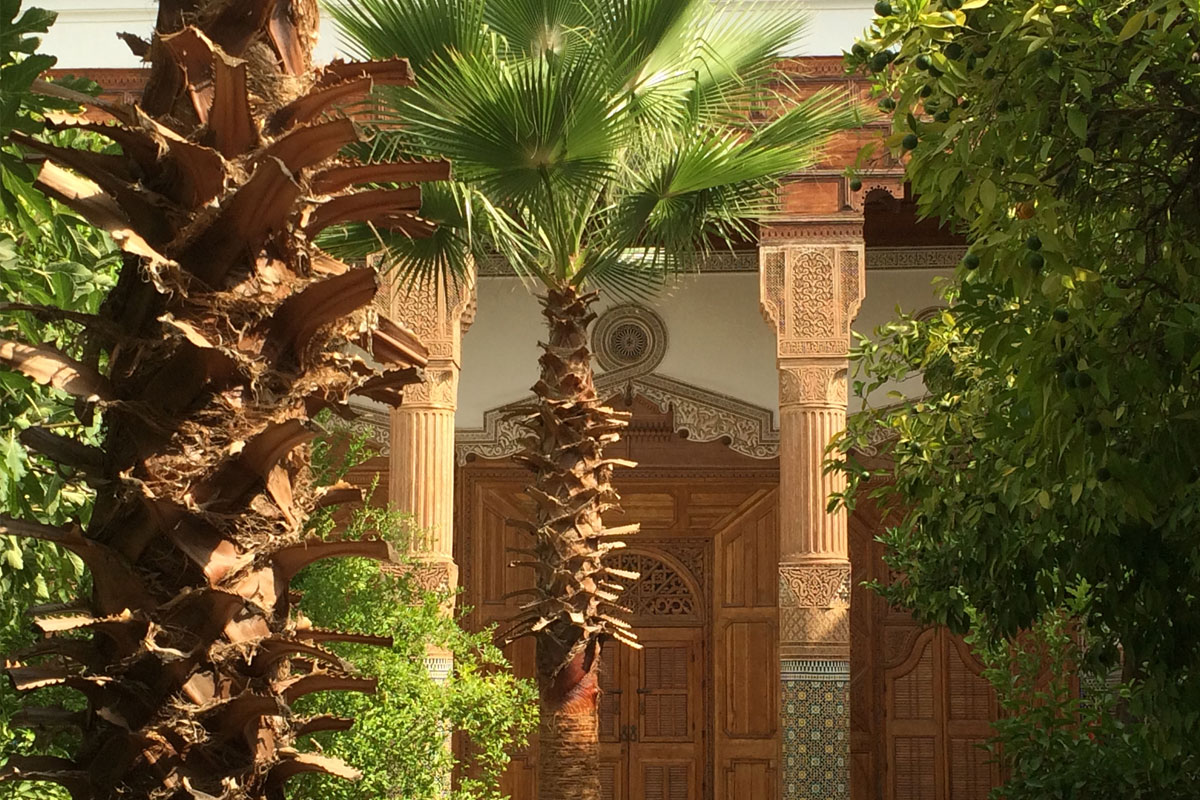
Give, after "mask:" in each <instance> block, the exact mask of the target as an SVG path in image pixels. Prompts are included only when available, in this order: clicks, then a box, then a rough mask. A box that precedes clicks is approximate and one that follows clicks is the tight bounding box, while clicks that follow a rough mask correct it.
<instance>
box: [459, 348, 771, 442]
mask: <svg viewBox="0 0 1200 800" xmlns="http://www.w3.org/2000/svg"><path fill="white" fill-rule="evenodd" d="M596 389H597V392H598V393H599V394H600V395H601V396H602V397H609V396H612V395H615V394H618V393H625V394H626V395H627V396H628V395H633V396H637V397H643V398H645V399H647V400H649V401H650V402H652V403H653V404H654V405H655V406H656V407H657V408H658V409H659V411H661V412H663V413H666V412H667V411H672V412H673V419H674V428H675V431H676V432H680V433H686V434H687V438H688V440H689V441H695V442H715V441H728V446H729V448H730V449H731V450H733V451H734V452H737V453H741V454H742V455H746V456H750V457H751V458H756V459H772V458H775V457H776V456H778V455H779V429H778V428H776V427H775V424H774V414H773V413H772V412H771V411H770V410H769V409H766V408H761V407H759V406H755V405H753V404H751V403H747V402H745V401H743V400H738V399H737V398H734V397H730V396H729V395H724V394H720V393H718V392H713V391H709V390H708V389H702V388H700V387H698V386H693V385H691V384H689V383H684V382H683V381H679V380H675V379H674V378H669V377H667V376H665V375H659V374H653V373H652V374H647V375H634V376H630V375H629V374H628V373H627V372H625V371H623V370H617V371H614V372H610V373H605V374H603V375H599V376H597V378H596ZM530 402H532V397H529V398H522V399H521V400H518V401H516V402H513V403H508V404H506V405H503V406H501V407H499V408H494V409H492V410H490V411H488V412H486V413H485V414H484V415H483V427H482V428H460V429H459V430H457V431H455V455H456V457H457V460H458V463H459V464H465V463H466V462H467V459H468V458H469V457H470V456H477V457H479V458H487V459H499V458H508V457H510V456H512V455H514V454H515V453H517V452H518V451H519V450H520V449H521V440H522V439H523V438H524V437H526V436H527V435H528V432H527V431H526V430H525V428H524V427H522V425H521V424H520V422H519V421H518V419H517V418H516V417H515V416H514V415H513V409H514V408H516V407H521V406H528V405H529V404H530Z"/></svg>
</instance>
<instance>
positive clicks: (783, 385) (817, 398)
mask: <svg viewBox="0 0 1200 800" xmlns="http://www.w3.org/2000/svg"><path fill="white" fill-rule="evenodd" d="M795 405H802V406H814V405H829V406H832V407H835V408H845V407H846V369H845V367H838V366H821V365H812V364H803V365H795V366H793V365H790V364H789V365H786V366H784V365H781V366H780V368H779V407H780V408H786V407H788V406H795Z"/></svg>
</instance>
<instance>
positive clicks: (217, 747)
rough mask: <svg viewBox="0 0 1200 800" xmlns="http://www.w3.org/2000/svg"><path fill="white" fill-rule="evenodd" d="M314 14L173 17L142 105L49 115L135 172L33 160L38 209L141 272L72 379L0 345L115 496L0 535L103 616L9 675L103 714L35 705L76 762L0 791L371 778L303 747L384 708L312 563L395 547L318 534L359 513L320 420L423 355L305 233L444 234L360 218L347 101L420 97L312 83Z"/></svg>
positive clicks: (201, 3)
mask: <svg viewBox="0 0 1200 800" xmlns="http://www.w3.org/2000/svg"><path fill="white" fill-rule="evenodd" d="M316 20H317V16H316V3H315V0H290V1H289V0H246V1H245V2H240V1H239V2H227V1H226V0H163V3H162V5H161V7H160V12H159V27H158V32H157V34H156V35H155V37H154V39H153V41H152V42H150V43H149V44H148V45H147V46H146V47H147V49H146V52H147V53H148V54H149V57H150V59H151V62H152V67H151V69H152V72H151V77H150V80H149V84H148V88H147V93H146V97H145V98H144V101H143V104H142V105H141V107H138V106H122V105H114V104H111V103H107V102H103V101H95V102H94V104H93V105H94V106H95V107H96V108H98V109H99V110H101V111H103V112H106V113H107V114H108V115H110V116H111V117H112V118H113V119H112V121H110V122H106V123H97V122H76V121H60V122H58V123H57V124H58V125H59V126H60V127H71V126H74V127H79V128H83V129H86V130H90V131H93V132H95V133H99V134H101V135H103V136H106V137H108V138H110V139H111V140H112V141H113V142H115V143H116V144H118V145H120V147H121V149H122V151H123V154H122V155H121V156H119V157H118V156H102V157H101V156H97V155H96V154H87V153H78V152H75V151H72V150H69V149H64V148H57V147H51V146H45V145H38V144H36V143H34V142H26V144H27V145H29V146H30V147H31V149H32V150H33V152H36V153H38V154H40V155H41V156H42V157H44V158H45V159H46V163H45V164H44V166H43V168H42V170H41V173H40V178H39V184H40V185H41V187H42V188H43V190H44V191H45V192H46V193H47V194H49V195H51V196H53V197H55V198H56V199H58V200H60V201H61V202H63V203H65V204H67V205H69V206H71V207H72V208H75V209H76V210H78V211H79V212H80V213H81V214H83V215H84V216H85V217H87V218H88V219H89V220H91V221H92V222H93V223H94V224H96V225H98V226H101V227H103V228H104V229H106V230H108V231H109V232H110V233H111V234H112V236H113V238H114V239H115V240H116V242H117V243H118V245H119V246H120V247H121V248H122V249H123V250H124V253H125V256H124V262H123V267H122V270H121V274H120V276H119V279H118V282H117V285H116V288H115V289H114V290H113V291H112V293H111V295H110V296H109V297H108V299H107V300H106V302H105V303H104V304H103V308H102V310H101V313H100V314H99V315H98V316H97V317H96V318H95V319H94V320H82V324H83V336H84V337H85V347H84V353H85V356H84V357H83V358H82V359H71V358H68V357H67V356H65V355H64V354H62V353H60V352H57V351H55V350H54V349H53V348H51V347H48V346H46V345H43V344H39V343H31V342H16V341H3V342H0V364H2V365H4V366H6V367H7V368H10V369H15V370H19V371H21V372H23V373H25V374H27V375H29V376H31V377H33V378H34V379H35V380H38V381H40V382H42V383H45V384H48V385H51V386H54V387H56V388H58V389H60V390H62V391H65V392H68V393H70V394H72V395H74V396H75V397H76V398H77V409H78V413H79V415H80V417H81V418H82V419H85V420H86V419H90V418H91V417H92V416H93V415H94V414H95V413H96V412H97V411H98V412H99V413H100V414H101V419H102V421H103V430H104V434H103V444H102V446H101V447H99V448H96V447H90V446H85V445H83V444H81V443H79V442H72V441H70V440H66V439H64V438H63V437H61V436H57V435H55V434H50V433H48V432H45V431H38V430H33V431H30V432H27V434H26V435H23V436H22V441H23V442H25V444H26V445H27V446H29V447H32V448H35V449H37V450H39V451H40V452H42V453H44V454H45V455H47V456H48V457H50V458H54V459H57V460H59V461H60V462H61V463H64V464H65V465H68V466H69V467H70V468H72V469H76V470H79V471H80V472H82V473H83V474H84V476H85V478H86V479H87V480H88V482H89V483H90V484H91V485H92V486H96V487H98V488H99V491H98V493H97V499H96V503H95V507H94V510H93V513H92V517H91V519H90V521H89V522H88V524H87V525H86V527H80V526H72V527H69V528H61V529H60V528H52V527H48V526H44V525H39V524H35V523H30V522H22V521H18V520H11V519H0V533H5V534H9V535H17V536H23V537H28V538H32V539H38V540H44V541H49V542H55V543H57V544H59V545H60V546H63V547H66V548H68V549H69V550H71V551H73V552H74V553H76V554H78V555H79V557H80V558H81V559H82V560H83V561H84V562H85V563H86V565H87V567H88V568H89V570H90V572H91V576H92V591H91V594H90V596H89V597H86V598H81V599H80V601H79V602H78V603H74V604H69V605H68V606H65V607H58V608H46V609H40V610H38V611H37V612H36V613H35V614H34V623H35V625H36V626H37V627H38V628H39V629H40V630H41V631H42V633H43V634H44V639H43V640H42V641H40V642H39V643H38V644H37V645H36V646H34V647H33V648H30V649H29V651H27V652H26V653H23V654H18V655H17V656H16V657H15V658H14V659H12V660H10V661H9V662H8V663H7V667H8V670H7V671H8V674H9V676H10V678H11V680H12V682H13V684H14V685H15V686H16V688H17V689H18V690H21V691H27V692H35V691H36V690H37V689H41V688H45V687H69V688H72V689H75V690H78V691H79V692H81V693H82V694H83V695H84V697H85V698H86V701H87V708H86V710H85V711H84V712H82V713H74V712H70V711H67V710H65V709H61V708H37V707H36V706H35V707H32V708H30V709H28V710H27V711H26V712H24V714H23V715H22V716H21V717H20V718H19V721H23V722H24V723H25V724H29V725H33V726H64V725H66V726H76V727H78V728H80V730H81V733H82V737H81V745H80V746H79V748H78V751H77V752H76V753H75V755H74V757H73V758H71V759H63V758H51V757H14V758H12V759H10V760H9V762H8V764H7V766H6V768H5V769H4V771H3V772H2V773H0V780H3V779H10V780H12V779H17V780H21V779H25V780H50V781H55V782H58V783H60V784H62V785H63V786H65V787H66V788H67V789H68V791H69V792H70V793H71V795H72V797H73V798H75V800H110V799H113V798H155V799H156V800H158V799H160V798H161V799H171V800H174V799H178V800H192V799H193V798H207V797H210V796H211V797H216V798H222V799H223V800H235V799H237V800H241V799H243V798H246V799H248V798H281V797H282V796H283V785H284V783H285V782H286V781H287V780H288V778H290V777H291V776H293V775H296V774H300V773H304V772H323V773H327V774H331V775H339V776H342V777H353V776H354V775H355V771H354V770H353V769H352V768H350V767H348V766H347V765H345V764H342V763H341V762H339V761H337V760H336V759H333V758H329V757H325V756H321V755H315V754H306V753H301V752H299V751H298V750H297V749H296V744H297V738H298V737H299V736H301V735H302V734H305V733H307V732H311V731H315V730H334V729H344V727H345V726H346V725H347V724H348V723H347V721H345V720H341V719H338V718H333V717H320V718H314V719H310V720H305V719H301V718H298V717H297V716H296V715H294V714H293V713H292V712H291V711H290V709H289V704H290V703H291V702H293V701H294V700H295V699H296V698H298V697H300V696H302V695H304V694H308V693H310V692H314V691H329V690H356V691H363V690H366V691H369V690H371V689H372V688H373V682H372V681H371V680H369V679H366V678H362V677H358V676H355V675H353V674H351V672H350V671H349V669H348V667H347V666H346V665H345V664H343V662H342V661H341V660H340V659H339V658H338V657H337V656H336V655H335V654H334V653H332V652H331V651H329V650H327V649H325V648H324V646H323V644H324V643H325V642H328V641H336V640H353V641H361V642H366V643H373V644H386V643H387V641H386V640H385V639H380V638H379V637H368V636H359V635H355V634H342V633H337V632H332V631H318V630H314V629H312V628H311V626H309V625H308V624H307V623H306V621H305V620H304V619H303V618H301V617H298V615H297V614H296V613H294V611H293V610H292V608H291V605H292V602H293V599H294V598H293V597H292V596H291V595H290V593H289V589H288V584H289V581H290V580H291V578H292V577H293V576H294V575H295V574H296V573H297V572H298V571H299V570H300V569H302V568H303V567H304V566H305V565H307V564H309V563H311V562H313V561H315V560H317V559H322V558H327V557H335V556H367V557H371V558H377V559H387V558H389V557H390V549H389V546H388V545H387V544H386V542H384V541H382V540H365V541H322V540H314V539H311V538H307V537H306V534H305V523H306V520H307V517H308V515H309V514H310V513H311V512H312V511H313V510H314V509H317V508H325V507H328V506H331V505H336V504H338V503H342V502H349V501H355V500H360V499H361V497H360V495H359V494H358V493H357V492H354V491H353V490H351V489H349V487H347V486H345V485H339V486H336V487H331V488H330V489H328V490H321V489H318V488H317V487H315V486H313V485H312V483H311V480H310V476H309V471H308V449H307V443H308V442H309V441H310V440H311V438H312V437H313V435H314V433H315V430H314V427H313V425H312V424H311V421H310V417H311V416H312V415H313V414H315V413H316V412H318V411H320V410H322V409H325V408H331V409H333V410H334V411H336V412H338V413H343V414H345V413H348V412H349V406H348V400H349V399H350V397H351V396H352V395H356V394H358V395H366V396H369V397H371V398H373V399H375V400H380V401H383V402H387V403H391V404H393V405H395V404H398V403H399V402H400V400H401V397H402V390H403V387H404V386H405V385H407V384H411V383H414V382H417V381H419V380H420V379H421V373H420V367H422V366H423V365H424V362H425V353H424V350H423V348H422V347H421V345H420V343H419V342H418V341H416V340H415V338H413V337H412V336H411V334H409V333H407V332H406V331H405V330H404V329H402V328H400V327H399V326H397V325H395V324H394V323H390V322H387V321H386V320H380V319H378V318H377V315H376V312H375V311H374V310H373V306H372V301H373V299H374V296H375V292H376V280H375V276H374V274H373V273H372V272H371V271H369V270H360V269H352V268H350V267H349V266H347V265H345V264H342V263H340V262H338V261H336V260H334V259H332V258H330V257H329V256H327V255H325V254H323V253H321V252H319V251H318V250H317V249H316V248H315V247H314V245H313V244H312V237H313V236H314V235H315V234H316V233H318V232H319V230H320V229H321V228H322V227H323V226H325V225H330V224H334V223H336V222H340V221H345V220H349V219H362V218H363V216H364V215H365V216H377V215H376V212H375V210H374V209H373V207H372V206H373V204H374V201H377V202H378V203H380V204H381V205H382V206H383V207H385V208H386V221H385V224H386V223H387V222H396V223H397V224H403V225H404V226H405V230H410V231H416V232H418V233H422V232H426V231H427V230H428V228H429V226H428V225H427V224H426V223H425V222H424V221H423V220H420V219H419V218H417V217H416V215H415V211H416V208H417V200H418V195H417V194H416V193H415V190H413V189H411V188H403V189H397V190H392V191H391V192H389V191H388V190H380V189H377V188H376V189H373V190H371V193H370V194H369V195H367V196H368V197H369V198H371V200H372V201H373V202H372V203H364V202H361V201H360V200H358V199H357V196H358V195H359V194H361V193H360V192H356V190H355V184H356V183H357V182H358V181H357V180H356V178H357V177H363V178H364V179H365V180H374V179H375V177H374V176H376V175H378V174H380V173H379V172H377V171H373V170H371V169H357V168H356V166H355V165H353V164H342V163H339V162H337V161H335V160H333V156H335V154H336V153H337V152H338V150H339V148H340V147H342V146H343V145H345V144H347V143H349V142H351V141H353V140H354V139H355V137H356V134H355V128H354V126H353V125H352V124H351V123H350V122H349V121H347V120H345V119H342V118H339V117H338V115H337V114H336V113H334V112H333V111H332V106H331V102H333V99H336V98H341V97H345V96H347V92H348V91H349V89H350V87H357V89H356V90H361V88H362V87H363V86H367V85H370V83H371V82H372V81H393V82H404V81H407V80H408V72H407V67H406V65H403V64H402V62H394V63H389V64H386V65H383V66H382V67H381V66H379V65H355V64H337V65H334V66H333V67H330V68H326V69H324V70H321V71H318V72H316V73H313V71H312V66H311V59H310V55H309V54H310V50H311V45H312V41H313V38H314V32H315V29H316ZM48 90H49V89H48ZM444 172H445V165H444V164H443V165H427V166H426V168H424V169H419V168H417V167H415V166H413V165H408V166H407V169H406V171H405V170H402V171H398V172H395V173H391V174H396V175H404V176H405V180H421V179H423V178H425V177H427V176H430V175H438V174H443V173H444ZM385 174H387V173H385ZM314 183H320V188H316V187H315V186H314ZM47 313H49V312H47ZM368 355H369V356H373V357H370V358H369V357H368Z"/></svg>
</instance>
